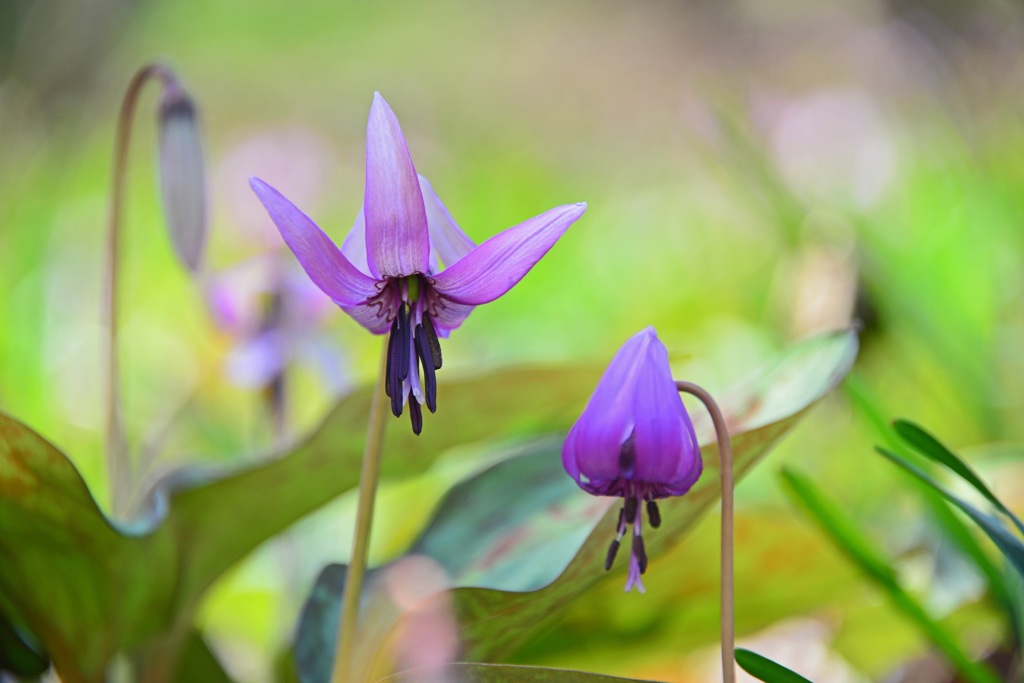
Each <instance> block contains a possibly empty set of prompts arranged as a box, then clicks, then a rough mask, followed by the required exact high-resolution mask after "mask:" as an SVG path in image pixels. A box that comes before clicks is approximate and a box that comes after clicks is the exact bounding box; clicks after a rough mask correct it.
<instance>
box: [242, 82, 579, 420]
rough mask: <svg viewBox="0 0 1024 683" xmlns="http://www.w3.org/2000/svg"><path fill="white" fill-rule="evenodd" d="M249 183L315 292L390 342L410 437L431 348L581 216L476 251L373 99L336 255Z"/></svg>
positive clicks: (391, 390) (566, 213) (523, 226)
mask: <svg viewBox="0 0 1024 683" xmlns="http://www.w3.org/2000/svg"><path fill="white" fill-rule="evenodd" d="M249 182H250V185H251V186H252V188H253V190H254V191H255V192H256V195H257V196H258V197H259V199H260V201H261V202H262V203H263V206H264V207H265V208H266V210H267V212H268V213H269V214H270V217H271V218H272V219H273V221H274V223H275V224H276V225H277V227H278V230H280V232H281V236H282V237H283V238H284V240H285V242H286V243H287V244H288V246H289V247H290V248H291V250H292V251H293V252H294V253H295V256H296V257H297V258H298V260H299V263H300V264H302V267H303V268H304V269H305V271H306V273H307V274H308V275H309V277H310V279H311V280H312V281H313V282H314V283H315V284H316V285H317V287H319V288H320V289H321V290H323V292H324V293H326V294H327V295H328V296H329V297H331V299H332V300H334V302H335V303H336V304H338V305H339V306H341V308H342V309H343V310H344V311H345V312H346V313H348V314H349V315H350V316H352V317H353V318H354V319H355V320H356V321H357V322H358V323H359V324H361V325H362V326H363V327H365V328H366V329H368V330H369V331H370V332H373V333H374V334H385V333H388V334H389V335H390V336H389V339H388V354H387V368H386V378H385V390H386V391H387V394H388V396H389V397H390V398H391V411H392V412H393V413H394V414H395V416H396V417H397V416H400V415H401V414H402V408H403V406H404V404H405V401H406V400H408V401H409V414H410V417H411V419H412V427H413V431H414V432H415V433H417V434H419V433H420V431H421V429H422V427H423V415H422V411H421V408H420V406H421V405H422V404H424V403H425V404H426V405H427V408H429V409H430V411H431V412H433V411H435V410H436V409H437V382H436V380H435V374H434V373H435V371H436V370H438V369H440V367H441V347H440V343H439V341H438V338H439V337H447V336H448V333H449V332H451V331H452V330H454V329H455V328H457V327H458V326H459V325H461V324H462V321H463V320H465V319H466V316H468V315H469V313H470V312H471V311H472V310H473V307H474V306H478V305H480V304H485V303H488V302H490V301H493V300H494V299H497V298H498V297H500V296H501V295H502V294H504V293H505V292H507V291H508V290H509V289H511V288H512V287H513V286H514V285H515V284H516V283H517V282H519V280H520V279H522V277H523V276H524V275H526V273H527V272H528V271H529V270H530V269H531V268H532V267H533V266H534V264H535V263H537V261H539V260H540V258H541V257H542V256H543V255H544V254H546V253H547V251H548V250H549V249H550V248H551V247H552V246H553V245H554V243H555V242H556V241H557V240H558V238H559V237H561V236H562V233H564V232H565V230H566V229H567V228H568V227H569V225H571V224H572V223H573V222H574V221H575V220H576V219H578V218H579V217H580V216H581V215H582V214H583V211H584V210H585V209H586V205H585V204H569V205H565V206H560V207H557V208H554V209H551V210H549V211H547V212H545V213H543V214H541V215H539V216H536V217H534V218H531V219H529V220H528V221H526V222H524V223H520V224H519V225H516V226H514V227H512V228H509V229H507V230H505V231H504V232H502V233H500V234H498V235H495V236H494V237H492V238H490V239H488V240H487V241H485V242H483V243H482V244H480V245H475V244H474V243H473V242H472V240H470V239H469V237H467V236H466V234H465V233H463V232H462V230H461V229H460V228H459V227H458V225H456V223H455V221H454V220H453V219H452V217H451V214H449V213H448V209H447V208H445V206H444V204H442V203H441V200H440V199H439V198H438V197H437V195H436V194H434V191H433V189H432V188H431V186H430V184H429V183H428V182H427V181H426V180H425V179H424V178H422V177H420V176H417V174H416V169H415V168H414V166H413V163H412V159H411V158H410V156H409V149H408V147H407V146H406V143H405V138H404V137H403V136H402V130H401V128H400V127H399V125H398V120H397V119H396V118H395V115H394V113H393V112H392V111H391V108H390V107H389V106H388V104H387V102H385V101H384V98H383V97H381V96H380V94H379V93H375V94H374V98H373V105H372V106H371V107H370V117H369V121H368V123H367V130H366V190H365V195H364V198H363V209H362V211H361V212H360V213H359V216H358V217H357V218H356V222H355V225H354V226H353V227H352V230H351V232H350V233H349V235H348V237H347V238H346V239H345V242H344V244H343V245H342V248H341V249H340V250H339V249H338V247H337V246H336V245H335V244H334V242H332V241H331V239H330V238H329V237H328V236H327V235H326V234H325V233H324V232H323V231H322V230H321V229H320V228H319V227H317V225H316V224H315V223H313V221H312V220H311V219H310V218H309V217H308V216H306V215H305V214H304V213H303V212H302V211H300V210H299V209H298V208H296V207H295V205H293V204H292V203H291V202H290V201H288V200H287V199H285V198H284V197H283V196H282V195H281V194H280V193H279V192H278V191H277V190H275V189H274V188H273V187H271V186H270V185H268V184H267V183H265V182H263V181H262V180H260V179H258V178H250V181H249ZM441 263H443V264H444V266H445V268H444V270H442V269H441ZM420 368H422V371H423V379H422V381H421V379H420Z"/></svg>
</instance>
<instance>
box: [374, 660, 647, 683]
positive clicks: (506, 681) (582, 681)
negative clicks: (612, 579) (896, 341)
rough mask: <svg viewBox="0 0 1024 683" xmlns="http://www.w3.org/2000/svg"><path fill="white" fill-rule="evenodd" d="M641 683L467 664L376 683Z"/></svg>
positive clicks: (580, 673)
mask: <svg viewBox="0 0 1024 683" xmlns="http://www.w3.org/2000/svg"><path fill="white" fill-rule="evenodd" d="M431 681H437V682H440V681H444V682H445V683H520V682H521V683H616V681H619V682H620V683H643V681H639V680H638V679H634V678H619V677H617V676H602V675H600V674H592V673H585V672H583V671H569V670H566V669H546V668H543V667H539V666H513V665H511V664H470V663H466V662H460V663H458V664H449V665H447V666H443V667H438V668H431V669H423V670H414V671H403V672H401V673H397V674H394V675H392V676H388V677H386V678H382V679H381V680H380V681H378V683H430V682H431Z"/></svg>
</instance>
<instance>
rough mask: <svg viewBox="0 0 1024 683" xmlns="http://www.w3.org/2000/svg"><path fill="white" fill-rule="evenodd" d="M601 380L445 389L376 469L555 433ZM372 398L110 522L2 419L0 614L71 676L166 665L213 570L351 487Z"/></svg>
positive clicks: (522, 380)
mask: <svg viewBox="0 0 1024 683" xmlns="http://www.w3.org/2000/svg"><path fill="white" fill-rule="evenodd" d="M599 372H600V369H599V368H591V369H585V368H579V367H576V368H568V369H553V368H547V369H528V368H522V369H518V370H505V371H501V372H497V373H493V374H490V375H487V376H483V377H478V378H476V379H470V380H466V381H463V382H450V383H445V384H442V385H441V386H440V387H439V399H438V400H439V404H440V406H441V408H440V409H439V411H438V413H437V414H436V415H432V416H431V418H432V419H431V420H430V422H429V424H428V425H427V428H426V429H425V430H424V431H425V433H424V434H423V436H422V437H420V438H419V439H416V438H415V437H414V436H412V434H410V432H409V428H408V424H405V423H400V422H399V421H394V422H392V423H390V425H389V433H388V436H387V439H388V441H387V443H388V450H389V453H392V454H393V455H390V456H389V457H388V458H385V459H384V463H383V467H382V471H383V474H384V476H400V475H408V474H414V473H419V472H423V471H425V470H426V469H427V468H428V467H429V466H430V465H431V464H432V463H433V462H434V460H436V458H437V456H438V455H440V454H441V453H442V452H444V451H445V450H446V449H448V448H450V447H452V446H454V445H457V444H461V443H466V442H471V441H474V440H479V439H483V438H500V437H503V436H504V437H508V436H510V435H516V434H528V433H531V432H536V431H538V430H542V431H550V430H551V429H555V428H561V427H564V426H565V425H567V424H568V422H569V421H570V420H571V419H572V415H573V414H575V413H576V412H578V410H579V408H580V407H581V406H582V404H583V402H584V401H585V400H586V396H587V393H588V392H589V391H590V388H591V387H592V386H593V383H594V382H596V379H597V376H598V374H599ZM369 395H370V390H369V389H368V388H367V389H364V390H362V391H360V392H357V393H355V394H353V395H352V396H349V397H347V398H345V399H343V400H342V401H341V402H340V403H339V404H338V406H337V407H336V408H335V409H334V410H333V411H332V412H331V414H330V415H329V416H328V417H327V419H326V420H325V422H324V423H323V425H321V427H320V428H319V429H318V430H316V431H315V432H314V433H313V434H311V435H310V436H309V437H308V438H307V439H306V440H305V441H304V442H303V443H301V444H299V445H298V446H297V447H295V448H294V449H292V452H290V453H288V454H286V455H284V456H280V457H277V458H275V459H271V460H269V461H267V462H261V463H258V464H255V465H250V466H247V467H244V468H240V469H239V470H237V471H235V472H232V473H227V474H225V473H219V474H213V473H208V472H205V473H200V472H198V471H196V470H186V471H182V472H180V473H178V474H176V475H174V476H172V477H170V478H168V479H166V480H165V481H163V482H162V483H161V485H160V486H159V487H158V488H156V489H155V490H154V491H153V492H152V493H151V494H150V496H149V497H148V509H147V512H146V513H145V514H144V515H142V516H141V517H139V518H138V519H135V520H133V521H132V522H131V523H130V524H116V525H115V524H113V523H111V522H110V521H109V520H107V519H106V518H105V517H104V516H103V514H102V512H101V511H100V509H99V507H98V506H97V504H96V502H95V501H94V500H93V498H92V496H91V495H90V493H89V491H88V489H87V487H86V485H85V483H84V482H83V480H82V478H81V476H80V475H79V473H78V472H77V470H76V469H75V467H74V466H73V465H72V464H71V462H70V461H69V460H68V458H67V457H66V456H64V455H63V454H62V453H60V452H59V451H58V450H57V449H56V448H54V447H53V446H52V445H50V444H49V443H48V442H47V441H46V440H45V439H43V438H42V437H41V436H39V435H38V434H36V433H35V432H33V431H32V430H31V429H30V428H28V427H27V426H25V425H23V424H21V423H19V422H18V421H16V420H14V419H13V418H11V417H8V416H6V415H3V414H0V556H2V557H3V558H4V561H3V562H0V613H4V614H9V615H11V616H12V618H14V619H15V620H17V622H18V623H22V624H24V625H25V626H26V628H28V629H29V630H30V631H31V632H32V633H33V634H35V635H36V636H37V637H38V638H39V639H40V640H41V642H42V644H43V645H44V646H45V648H46V650H47V651H48V652H49V653H50V656H51V657H52V659H53V662H54V665H55V666H56V667H57V669H58V671H60V673H61V675H62V676H63V677H64V679H65V680H67V681H99V680H102V677H103V674H104V670H105V668H106V665H107V662H108V661H109V660H110V658H111V657H112V656H113V654H114V653H115V652H117V651H126V652H129V653H132V652H143V651H145V652H149V653H151V654H153V653H159V654H160V658H161V659H169V660H173V659H174V657H175V655H174V651H175V650H176V649H177V648H178V647H180V646H181V645H182V644H184V643H185V642H186V641H185V637H186V636H187V634H188V630H189V627H190V625H191V620H192V615H193V614H194V611H195V609H196V606H197V604H198V601H199V598H200V596H201V595H202V594H203V592H204V591H205V590H206V588H208V587H209V586H210V584H211V583H213V581H214V580H215V579H216V578H217V577H218V576H220V575H221V574H222V573H223V572H224V571H225V570H226V569H227V568H229V567H230V566H231V565H232V564H234V563H235V562H237V561H238V560H240V559H241V558H242V557H244V556H245V555H246V554H247V553H249V552H250V551H251V550H253V549H254V548H255V547H257V546H258V545H259V544H260V543H262V542H263V541H265V540H266V539H268V538H270V537H271V536H273V535H275V534H277V533H278V532H280V531H282V530H283V529H285V528H286V527H288V526H289V525H290V524H292V523H293V522H295V521H296V520H298V519H300V518H302V517H303V516H304V515H306V514H307V513H309V512H311V511H313V510H315V509H317V508H318V507H320V506H321V505H323V504H324V503H326V502H327V501H329V500H331V499H332V498H334V497H335V496H337V495H339V494H341V493H343V492H344V491H346V490H348V489H350V488H352V487H353V486H355V484H356V482H357V479H358V472H359V459H360V456H361V452H362V440H363V435H364V433H365V423H366V418H367V411H368V403H369ZM467 414H472V415H473V416H474V418H473V419H471V420H467V419H462V416H464V415H467ZM240 520H244V523H240ZM150 659H156V655H155V654H153V656H151V657H150Z"/></svg>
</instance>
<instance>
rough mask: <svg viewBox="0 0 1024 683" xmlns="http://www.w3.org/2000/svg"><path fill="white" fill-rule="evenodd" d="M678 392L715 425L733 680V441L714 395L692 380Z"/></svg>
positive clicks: (725, 645) (725, 672) (725, 656)
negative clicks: (696, 404) (700, 407)
mask: <svg viewBox="0 0 1024 683" xmlns="http://www.w3.org/2000/svg"><path fill="white" fill-rule="evenodd" d="M676 388H677V389H679V391H680V393H687V394H691V395H693V396H696V397H697V399H699V400H700V402H701V403H703V404H704V407H705V408H707V411H708V413H709V414H710V415H711V422H712V423H714V425H715V438H716V439H717V440H718V459H719V471H720V473H721V477H722V540H721V546H722V547H721V552H722V566H721V576H722V579H721V590H722V594H721V607H720V609H721V617H720V619H721V628H722V636H721V637H722V680H723V681H724V683H734V681H735V679H736V665H735V664H734V662H733V651H734V650H735V647H736V625H735V611H736V607H735V596H734V593H735V589H734V580H733V537H734V531H733V526H734V524H733V472H732V445H731V444H730V442H729V429H728V427H727V426H726V424H725V418H724V417H723V416H722V411H721V410H719V408H718V404H717V403H715V399H713V398H711V394H709V393H708V392H707V391H705V390H704V389H703V388H702V387H700V386H698V385H696V384H694V383H692V382H676Z"/></svg>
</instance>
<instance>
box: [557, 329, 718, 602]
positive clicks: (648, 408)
mask: <svg viewBox="0 0 1024 683" xmlns="http://www.w3.org/2000/svg"><path fill="white" fill-rule="evenodd" d="M562 465H563V466H564V467H565V471H566V472H568V473H569V476H571V477H572V478H573V479H575V480H576V483H577V484H579V485H580V488H582V489H583V490H584V491H586V492H587V493H590V494H593V495H595V496H621V497H622V498H623V499H624V501H623V506H622V508H621V509H620V510H619V523H618V534H617V536H616V537H615V540H614V541H612V544H611V546H610V547H609V548H608V556H607V558H606V559H605V569H606V570H608V569H611V566H612V562H614V560H615V555H616V553H617V552H618V550H619V544H620V543H621V541H622V537H623V535H625V533H626V531H627V530H628V529H629V528H630V527H632V528H633V539H632V552H631V553H630V560H629V580H628V581H627V583H626V590H627V591H629V590H631V589H632V588H633V587H634V586H636V588H637V589H638V590H639V591H640V592H641V593H643V592H644V585H643V583H642V582H641V580H640V575H641V574H643V573H644V572H645V571H647V553H646V552H645V551H644V539H643V535H642V534H641V527H642V517H643V513H642V512H641V510H640V502H641V501H645V502H646V504H647V517H648V520H649V521H650V524H651V526H652V527H653V528H657V527H658V526H660V525H661V513H660V512H659V511H658V504H657V503H656V502H655V501H656V500H657V499H658V498H666V497H668V496H681V495H683V494H684V493H686V492H687V491H689V490H690V488H691V487H692V486H693V485H694V483H695V482H696V481H697V479H698V478H699V477H700V474H701V471H702V469H703V463H702V462H701V457H700V445H699V444H698V443H697V435H696V434H695V433H694V431H693V424H692V423H691V422H690V417H689V415H687V414H686V408H685V407H684V406H683V401H682V399H681V398H680V396H679V392H678V390H677V389H676V384H675V381H674V380H673V379H672V372H671V370H670V369H669V366H668V351H667V350H666V349H665V346H664V344H662V343H661V341H660V340H659V339H658V335H657V334H656V333H655V332H654V328H653V327H648V328H647V329H645V330H643V331H641V332H639V333H638V334H636V335H634V336H633V337H631V338H630V339H629V340H628V341H627V342H626V343H625V344H624V345H623V346H622V348H621V349H619V351H618V353H616V354H615V358H613V359H612V362H611V363H610V364H609V365H608V368H607V369H606V370H605V371H604V375H603V376H602V377H601V380H600V381H599V382H598V383H597V389H595V390H594V394H593V396H591V397H590V402H589V403H587V407H586V408H585V409H584V411H583V414H582V415H581V416H580V419H579V420H577V421H576V424H574V425H573V427H572V429H570V430H569V435H568V436H567V437H566V439H565V444H564V445H563V446H562Z"/></svg>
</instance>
